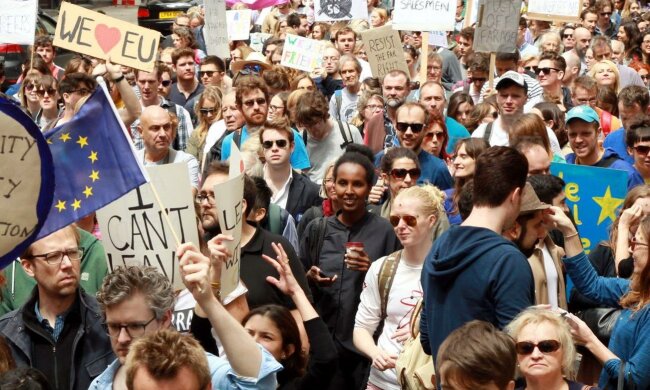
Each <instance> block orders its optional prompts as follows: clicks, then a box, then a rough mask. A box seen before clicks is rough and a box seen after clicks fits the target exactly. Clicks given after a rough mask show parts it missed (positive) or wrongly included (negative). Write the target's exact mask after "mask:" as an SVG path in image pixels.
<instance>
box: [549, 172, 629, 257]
mask: <svg viewBox="0 0 650 390" xmlns="http://www.w3.org/2000/svg"><path fill="white" fill-rule="evenodd" d="M551 174H553V175H555V176H558V177H560V178H562V179H563V180H564V182H565V183H566V186H565V187H564V192H565V195H566V203H567V206H569V209H570V210H571V214H572V215H573V218H574V221H575V223H576V226H577V227H578V232H579V233H580V239H581V240H582V246H583V248H584V249H585V253H587V254H589V252H590V251H591V250H593V249H594V248H596V246H597V245H598V243H599V242H601V241H603V240H608V239H609V228H610V226H611V224H612V223H613V222H614V220H615V219H616V215H617V214H618V208H619V207H620V206H621V205H622V204H623V201H624V200H625V196H626V195H627V173H626V172H625V171H620V170H617V169H610V168H596V167H590V166H585V165H574V164H561V163H552V164H551Z"/></svg>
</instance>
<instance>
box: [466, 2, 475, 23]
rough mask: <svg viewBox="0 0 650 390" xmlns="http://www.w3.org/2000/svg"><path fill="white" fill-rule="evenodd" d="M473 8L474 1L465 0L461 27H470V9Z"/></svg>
mask: <svg viewBox="0 0 650 390" xmlns="http://www.w3.org/2000/svg"><path fill="white" fill-rule="evenodd" d="M473 7H474V0H467V5H466V7H465V20H464V22H463V27H470V26H471V25H472V8H473Z"/></svg>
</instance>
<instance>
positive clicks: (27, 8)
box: [0, 0, 38, 45]
mask: <svg viewBox="0 0 650 390" xmlns="http://www.w3.org/2000/svg"><path fill="white" fill-rule="evenodd" d="M37 7H38V1H36V0H4V1H3V2H2V7H0V42H2V43H15V44H18V45H33V44H34V31H35V30H36V10H37Z"/></svg>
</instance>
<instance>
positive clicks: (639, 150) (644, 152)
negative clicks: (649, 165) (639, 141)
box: [634, 145, 650, 156]
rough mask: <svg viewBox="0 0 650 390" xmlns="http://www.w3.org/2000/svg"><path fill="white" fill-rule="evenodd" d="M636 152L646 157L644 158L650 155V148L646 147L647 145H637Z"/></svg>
mask: <svg viewBox="0 0 650 390" xmlns="http://www.w3.org/2000/svg"><path fill="white" fill-rule="evenodd" d="M634 150H635V151H636V152H637V153H639V154H642V155H644V156H647V155H648V153H650V146H646V145H637V146H635V147H634Z"/></svg>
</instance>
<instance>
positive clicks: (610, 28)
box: [594, 0, 618, 39]
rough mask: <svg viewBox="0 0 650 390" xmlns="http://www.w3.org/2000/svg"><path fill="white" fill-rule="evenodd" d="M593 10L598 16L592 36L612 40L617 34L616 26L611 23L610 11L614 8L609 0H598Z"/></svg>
mask: <svg viewBox="0 0 650 390" xmlns="http://www.w3.org/2000/svg"><path fill="white" fill-rule="evenodd" d="M594 8H595V9H596V13H597V14H598V20H597V21H596V28H595V29H594V35H602V36H605V37H607V38H609V39H614V38H615V37H616V34H617V33H618V26H617V25H616V24H614V23H613V22H612V9H614V6H613V4H612V2H611V0H598V1H596V4H595V5H594Z"/></svg>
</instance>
